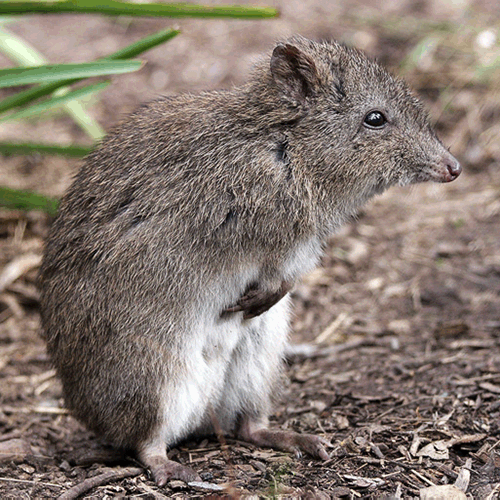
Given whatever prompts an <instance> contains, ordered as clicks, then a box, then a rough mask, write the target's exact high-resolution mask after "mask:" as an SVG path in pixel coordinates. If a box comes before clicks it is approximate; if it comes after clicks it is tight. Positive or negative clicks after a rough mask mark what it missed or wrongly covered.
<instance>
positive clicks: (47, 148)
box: [0, 142, 92, 158]
mask: <svg viewBox="0 0 500 500" xmlns="http://www.w3.org/2000/svg"><path fill="white" fill-rule="evenodd" d="M91 151H92V148H91V147H87V146H77V145H74V146H59V145H57V144H35V143H31V142H26V143H14V142H0V153H1V154H4V155H11V154H25V155H30V154H34V153H41V154H49V155H60V156H69V157H71V158H81V157H82V156H86V155H88V154H89V153H90V152H91Z"/></svg>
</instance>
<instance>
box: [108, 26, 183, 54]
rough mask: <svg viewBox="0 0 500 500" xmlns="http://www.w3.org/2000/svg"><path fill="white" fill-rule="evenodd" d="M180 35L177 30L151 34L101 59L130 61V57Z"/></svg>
mask: <svg viewBox="0 0 500 500" xmlns="http://www.w3.org/2000/svg"><path fill="white" fill-rule="evenodd" d="M179 33H180V31H179V30H173V29H165V30H161V31H158V32H156V33H153V34H152V35H149V36H147V37H145V38H142V39H141V40H138V41H137V42H134V43H132V44H130V45H127V47H124V48H123V49H120V50H118V51H116V52H113V54H110V55H109V56H106V57H103V59H104V60H107V61H111V60H116V59H130V58H131V57H137V56H138V55H140V54H142V53H143V52H146V50H149V49H152V48H153V47H156V46H157V45H161V44H162V43H165V42H168V41H169V40H172V38H174V37H175V36H177V35H178V34H179Z"/></svg>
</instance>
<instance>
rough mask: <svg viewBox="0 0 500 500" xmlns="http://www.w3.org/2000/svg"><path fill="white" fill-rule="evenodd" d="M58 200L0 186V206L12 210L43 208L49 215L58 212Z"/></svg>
mask: <svg viewBox="0 0 500 500" xmlns="http://www.w3.org/2000/svg"><path fill="white" fill-rule="evenodd" d="M58 205H59V202H58V200H56V199H54V198H49V197H47V196H43V195H41V194H37V193H32V192H30V191H21V190H18V189H10V188H6V187H0V206H3V207H6V208H10V209H12V210H15V209H18V210H42V211H44V212H47V213H48V214H49V215H55V214H56V213H57V207H58Z"/></svg>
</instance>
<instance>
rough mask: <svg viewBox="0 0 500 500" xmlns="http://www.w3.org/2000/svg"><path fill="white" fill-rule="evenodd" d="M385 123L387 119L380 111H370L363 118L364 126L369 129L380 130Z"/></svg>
mask: <svg viewBox="0 0 500 500" xmlns="http://www.w3.org/2000/svg"><path fill="white" fill-rule="evenodd" d="M386 123H387V119H386V117H385V116H384V114H383V113H381V112H380V111H370V112H369V113H368V114H367V115H366V116H365V121H364V123H363V124H364V125H366V126H368V127H370V128H380V127H383V126H384V125H385V124H386Z"/></svg>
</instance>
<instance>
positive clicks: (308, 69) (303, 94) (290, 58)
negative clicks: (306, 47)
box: [271, 43, 320, 104]
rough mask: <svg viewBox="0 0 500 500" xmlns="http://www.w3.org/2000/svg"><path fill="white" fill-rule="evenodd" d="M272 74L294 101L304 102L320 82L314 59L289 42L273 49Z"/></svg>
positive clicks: (279, 85)
mask: <svg viewBox="0 0 500 500" xmlns="http://www.w3.org/2000/svg"><path fill="white" fill-rule="evenodd" d="M271 75H272V76H273V79H274V82H275V83H276V85H277V86H278V87H279V88H280V90H281V91H282V92H283V94H284V95H285V96H286V97H287V98H289V99H290V100H291V101H293V102H294V103H300V104H302V103H304V101H305V100H306V98H307V97H308V96H310V95H312V94H314V93H315V91H316V89H317V88H318V87H319V84H320V79H319V76H318V71H317V69H316V64H314V61H313V60H312V59H311V58H310V57H309V56H308V55H306V54H304V53H303V52H302V51H300V50H299V49H298V48H297V47H295V46H294V45H290V44H288V43H286V44H283V43H280V44H278V45H277V46H276V47H275V49H274V50H273V54H272V56H271Z"/></svg>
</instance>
